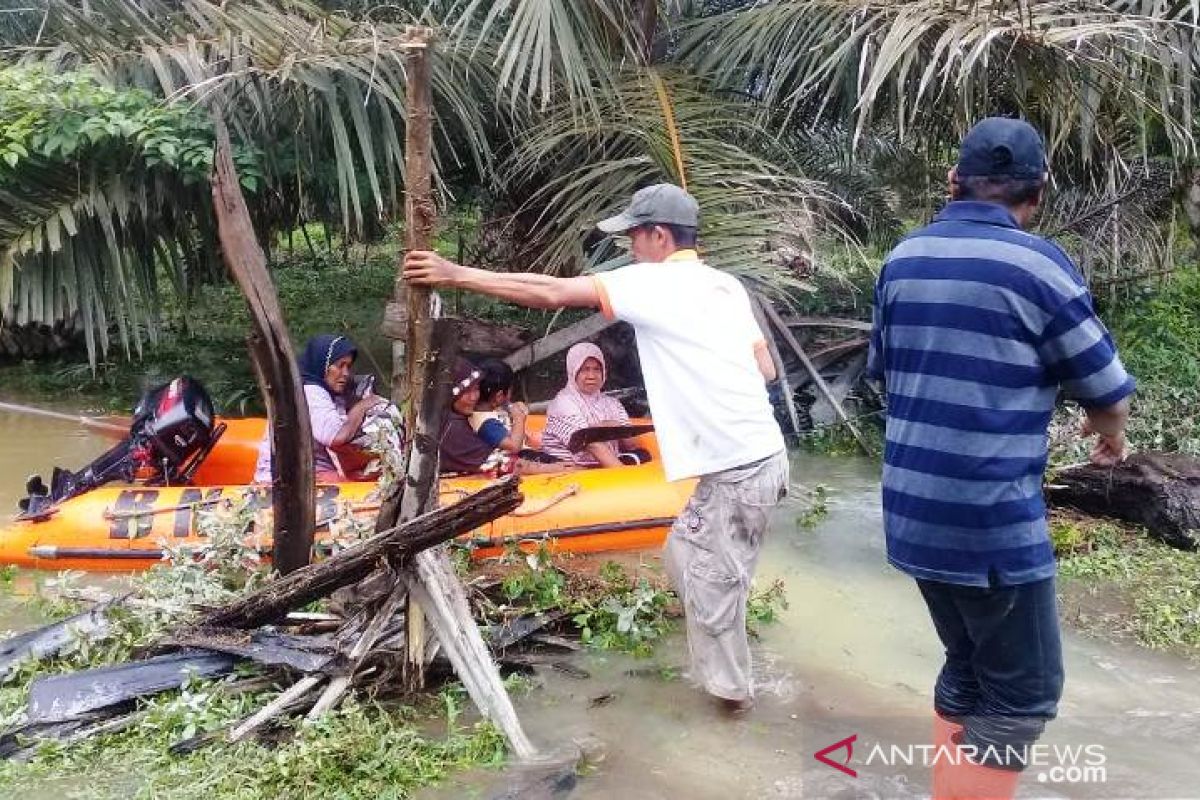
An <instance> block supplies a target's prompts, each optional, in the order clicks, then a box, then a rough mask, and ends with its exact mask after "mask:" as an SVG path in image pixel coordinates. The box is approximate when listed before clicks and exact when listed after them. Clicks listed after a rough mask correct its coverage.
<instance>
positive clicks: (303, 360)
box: [300, 333, 358, 396]
mask: <svg viewBox="0 0 1200 800" xmlns="http://www.w3.org/2000/svg"><path fill="white" fill-rule="evenodd" d="M347 355H348V356H350V357H351V358H352V359H353V358H358V348H357V347H355V346H354V342H352V341H350V339H349V338H347V337H345V336H335V335H333V334H332V333H322V334H321V335H319V336H314V337H312V338H311V339H309V340H308V341H307V342H305V344H304V352H303V353H301V354H300V377H301V378H303V379H304V383H306V384H312V385H313V386H320V387H321V388H322V389H324V390H325V391H327V392H329V394H330V395H331V396H332V395H333V392H331V391H330V390H329V386H328V384H326V383H325V370H327V369H329V365H330V364H332V363H334V362H335V361H337V360H338V359H339V358H341V357H342V356H347Z"/></svg>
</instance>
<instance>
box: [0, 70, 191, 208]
mask: <svg viewBox="0 0 1200 800" xmlns="http://www.w3.org/2000/svg"><path fill="white" fill-rule="evenodd" d="M212 144H213V136H212V129H211V126H210V125H209V123H208V120H207V119H206V118H205V116H204V115H203V114H202V113H199V112H197V111H195V110H193V109H191V108H188V107H186V106H164V105H162V103H161V102H160V101H159V100H158V99H157V98H154V97H152V96H151V95H150V94H148V93H146V92H144V91H141V90H138V89H114V88H112V87H111V86H108V85H106V84H104V83H102V82H101V81H100V80H99V79H98V78H97V76H96V75H95V74H94V73H92V72H90V71H87V70H80V71H77V72H62V73H57V74H56V73H51V72H49V71H48V70H45V69H43V68H39V67H7V68H4V69H0V161H2V162H3V166H0V185H7V186H10V187H11V186H12V185H14V184H16V185H17V186H19V184H20V172H19V170H18V167H19V166H20V164H21V162H22V161H23V160H25V159H29V158H33V159H38V158H40V159H45V160H48V161H53V162H56V163H59V164H62V165H63V166H64V167H67V168H70V167H72V166H74V167H75V168H79V167H80V166H81V165H82V163H83V162H85V161H91V160H96V161H113V162H115V163H129V162H130V161H131V160H136V161H139V162H141V163H142V164H144V165H145V166H146V167H155V166H158V165H160V164H161V165H163V166H166V167H169V168H171V169H173V170H176V171H178V172H179V173H180V174H181V176H182V177H183V178H184V180H185V182H195V181H200V180H204V179H205V178H206V177H207V175H208V172H209V171H210V170H211V169H212Z"/></svg>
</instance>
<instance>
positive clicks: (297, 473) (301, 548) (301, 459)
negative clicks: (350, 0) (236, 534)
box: [212, 105, 315, 575]
mask: <svg viewBox="0 0 1200 800" xmlns="http://www.w3.org/2000/svg"><path fill="white" fill-rule="evenodd" d="M213 128H214V130H215V132H216V148H215V150H214V153H213V178H212V195H213V211H214V212H215V213H216V217H217V235H218V237H219V238H220V241H221V255H222V257H223V258H224V260H225V266H226V267H227V268H228V269H229V274H230V275H232V276H233V279H234V280H235V281H237V284H238V286H239V287H240V288H241V290H242V294H243V295H244V296H245V298H246V304H247V305H248V306H249V307H250V320H251V322H252V323H253V325H254V332H253V334H252V335H251V337H250V361H251V363H252V364H253V366H254V374H255V377H256V378H257V379H258V388H259V391H261V392H262V395H263V399H264V401H265V402H266V406H267V416H268V418H269V419H270V421H271V451H272V459H271V465H272V468H273V470H274V473H275V481H274V489H273V492H272V495H271V505H272V508H273V510H274V517H275V534H274V553H273V556H274V562H275V569H277V570H279V574H281V575H286V574H288V573H289V572H292V571H294V570H297V569H299V568H300V567H303V566H304V565H306V564H307V563H308V561H309V557H310V556H311V554H312V542H313V528H314V527H315V512H314V510H313V504H314V496H313V455H312V447H313V445H312V434H311V430H312V428H311V426H310V425H309V421H308V403H307V401H306V400H305V399H304V389H303V386H302V384H301V382H300V374H299V371H298V369H297V367H296V359H295V356H294V355H293V351H292V343H291V339H290V338H289V336H288V331H287V326H286V325H285V324H284V322H283V312H282V310H281V309H280V307H279V297H278V295H276V293H275V284H274V283H273V282H272V281H271V273H270V272H268V271H267V260H266V257H265V256H264V255H263V251H262V248H261V247H259V244H258V240H257V239H256V238H255V234H254V223H253V222H252V221H251V219H250V212H249V210H248V209H247V208H246V198H245V197H244V196H243V195H242V189H241V185H240V183H239V181H238V175H237V171H236V170H235V169H234V166H233V155H232V146H231V145H230V142H229V130H228V129H227V128H226V127H225V121H224V119H223V118H222V116H221V111H220V105H218V106H217V107H216V109H215V110H214V112H213Z"/></svg>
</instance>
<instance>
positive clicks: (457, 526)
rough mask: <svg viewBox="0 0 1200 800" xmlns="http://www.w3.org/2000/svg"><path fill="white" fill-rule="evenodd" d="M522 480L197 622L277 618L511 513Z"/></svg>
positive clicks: (247, 623) (389, 533)
mask: <svg viewBox="0 0 1200 800" xmlns="http://www.w3.org/2000/svg"><path fill="white" fill-rule="evenodd" d="M517 486H518V484H517V479H516V477H508V478H504V479H503V480H500V481H497V482H496V483H494V484H492V485H490V486H488V487H486V488H484V489H481V490H480V491H478V492H476V493H475V494H473V495H471V496H470V497H467V498H465V499H464V500H462V501H461V502H459V503H455V504H454V505H452V506H448V507H446V508H439V509H437V510H436V511H432V512H430V513H428V514H424V515H422V516H420V517H417V518H416V519H414V520H412V521H411V522H406V523H404V524H402V525H397V526H396V527H394V528H389V529H388V530H385V531H383V532H381V533H377V534H375V535H374V536H372V537H371V538H370V539H367V540H365V541H363V542H360V543H358V544H356V545H354V546H353V547H350V548H348V549H346V550H343V551H342V552H340V553H337V554H335V555H333V556H331V557H330V558H328V559H326V560H325V561H321V562H318V563H316V564H310V565H308V566H307V567H304V568H303V569H299V570H296V571H295V572H293V573H291V574H289V575H286V576H284V577H282V578H280V579H278V580H276V581H273V582H272V583H269V584H267V585H266V586H264V587H263V588H262V589H259V590H258V591H256V592H254V593H252V594H248V595H245V596H243V597H240V598H238V599H236V600H234V601H233V602H231V603H228V604H227V605H224V606H221V607H220V608H217V609H214V610H213V611H211V612H209V613H208V614H205V615H204V616H202V617H201V618H200V619H199V620H197V621H196V623H195V625H196V626H198V627H210V628H255V627H258V626H259V625H263V624H265V623H268V622H275V621H277V620H279V619H281V618H282V617H283V616H284V615H285V614H287V612H289V611H291V610H292V609H294V608H296V607H298V606H302V605H304V604H306V603H310V602H312V601H313V600H317V599H319V598H322V597H327V596H328V595H329V594H331V593H332V592H333V591H335V590H336V589H340V588H341V587H343V586H349V585H350V584H352V583H356V582H357V581H360V580H362V579H363V578H365V577H366V576H367V575H368V574H370V573H371V572H372V571H373V570H374V569H375V568H376V567H378V566H379V564H380V562H381V561H384V560H387V561H390V562H392V563H393V564H396V563H399V562H401V561H404V560H407V559H409V558H412V557H413V555H414V554H416V553H419V552H420V551H422V550H425V549H426V548H429V547H432V546H434V545H436V544H441V543H442V542H445V541H448V540H450V539H453V538H454V537H456V536H459V535H461V534H463V533H466V532H468V531H471V530H474V529H475V528H478V527H479V526H481V525H485V524H487V523H488V522H491V521H492V520H494V519H496V518H498V517H502V516H504V515H505V514H508V513H509V512H511V511H513V510H515V509H516V508H517V507H518V506H519V505H520V504H521V502H522V500H523V498H522V497H521V493H520V492H519V491H518V490H517Z"/></svg>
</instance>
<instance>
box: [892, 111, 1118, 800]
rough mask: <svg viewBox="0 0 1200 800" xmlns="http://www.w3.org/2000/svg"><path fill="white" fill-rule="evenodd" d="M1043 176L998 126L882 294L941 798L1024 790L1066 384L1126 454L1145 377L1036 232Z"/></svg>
mask: <svg viewBox="0 0 1200 800" xmlns="http://www.w3.org/2000/svg"><path fill="white" fill-rule="evenodd" d="M1046 178H1047V173H1046V156H1045V149H1044V146H1043V144H1042V138H1041V136H1040V135H1039V134H1038V132H1037V131H1036V130H1034V129H1033V128H1032V127H1031V126H1030V125H1029V124H1027V123H1025V122H1023V121H1021V120H1015V119H1003V118H990V119H985V120H983V121H982V122H980V123H979V124H978V125H976V126H975V127H974V128H972V129H971V131H970V132H969V133H967V135H966V137H965V138H964V139H963V142H962V147H961V150H960V153H959V160H958V164H957V166H956V167H955V168H954V169H953V170H951V171H950V173H949V180H950V194H951V202H950V203H949V204H948V205H947V206H946V208H945V209H943V210H942V212H941V213H940V214H939V215H938V216H937V217H936V218H935V219H934V221H933V223H932V224H930V225H928V226H926V227H925V228H922V229H921V230H918V231H917V232H915V233H913V234H912V235H910V236H908V237H907V238H905V239H904V240H903V241H902V242H900V244H899V245H897V246H896V248H895V249H894V250H893V251H892V252H891V253H890V254H889V255H888V258H887V261H886V262H885V264H884V266H883V269H882V271H881V273H880V276H879V282H878V284H877V285H876V288H875V310H874V311H875V320H874V330H873V332H872V337H871V355H870V361H869V365H868V368H869V372H870V374H871V375H872V377H874V378H876V379H881V380H883V381H884V382H885V384H886V388H887V405H888V408H887V447H886V451H885V455H884V468H883V509H884V529H885V532H886V537H887V552H888V560H889V561H890V562H891V563H892V564H893V565H894V566H896V567H897V568H898V569H900V570H902V571H903V572H905V573H907V574H909V575H911V576H912V577H913V578H915V579H916V581H917V586H918V588H919V589H920V592H921V595H922V597H923V598H924V600H925V603H926V605H927V606H928V608H929V613H930V616H931V617H932V619H933V624H934V627H935V629H936V630H937V633H938V636H939V638H940V639H941V640H942V643H943V644H944V645H945V648H946V662H945V665H944V666H943V667H942V670H941V674H940V675H939V676H938V680H937V685H936V689H935V693H934V709H935V711H936V712H937V716H936V723H935V741H936V743H937V744H938V745H942V746H944V748H939V750H938V751H937V753H938V758H937V759H936V761H935V763H934V771H933V772H934V774H933V783H934V786H933V788H934V793H933V794H934V797H935V798H948V797H955V798H966V797H972V798H977V797H988V798H993V797H1011V796H1012V792H1013V791H1014V790H1015V788H1016V783H1017V778H1018V776H1019V774H1020V770H1021V769H1022V768H1023V767H1024V766H1025V761H1026V758H1025V756H1026V753H1027V750H1026V748H1027V747H1028V746H1029V745H1031V744H1032V743H1033V742H1034V741H1036V739H1037V738H1038V737H1039V736H1040V735H1041V733H1042V730H1043V729H1044V727H1045V723H1046V721H1047V720H1049V719H1052V718H1053V717H1054V715H1055V713H1056V710H1057V704H1058V700H1059V697H1060V696H1061V694H1062V685H1063V667H1062V651H1061V645H1060V641H1059V628H1058V616H1057V606H1056V599H1055V588H1054V574H1055V561H1054V551H1053V548H1052V546H1051V543H1050V537H1049V533H1048V528H1047V524H1046V509H1045V505H1044V503H1043V498H1042V478H1043V471H1044V469H1045V466H1046V456H1047V426H1048V425H1049V422H1050V417H1051V415H1052V413H1053V411H1054V404H1055V401H1056V398H1057V396H1058V393H1059V391H1060V390H1062V391H1063V392H1064V393H1065V394H1066V395H1067V396H1068V397H1070V398H1072V399H1074V400H1075V401H1077V402H1078V403H1079V404H1080V405H1081V406H1083V408H1084V409H1085V411H1086V413H1087V422H1086V424H1085V425H1084V429H1083V433H1084V435H1089V434H1095V435H1096V436H1097V441H1096V444H1095V447H1094V448H1093V450H1092V461H1093V462H1095V463H1097V464H1104V465H1110V464H1114V463H1117V462H1118V461H1120V460H1121V459H1123V458H1124V456H1125V452H1126V445H1125V423H1126V420H1127V419H1128V415H1129V406H1128V397H1129V395H1130V394H1131V393H1132V392H1133V390H1134V382H1133V379H1132V378H1130V376H1129V375H1128V374H1127V373H1126V372H1125V369H1124V368H1123V367H1122V366H1121V361H1120V359H1119V358H1118V356H1117V352H1116V349H1115V347H1114V345H1113V342H1112V340H1111V338H1110V337H1109V335H1108V331H1107V330H1106V329H1105V327H1104V325H1103V324H1102V323H1101V322H1100V320H1099V319H1097V318H1096V315H1095V312H1094V311H1093V309H1092V301H1091V297H1090V295H1089V293H1088V290H1087V287H1086V286H1085V285H1084V282H1083V279H1082V277H1081V276H1080V274H1079V271H1078V270H1077V269H1076V268H1075V266H1074V264H1072V262H1071V260H1070V258H1069V257H1068V256H1067V255H1066V254H1065V253H1064V252H1063V251H1062V250H1061V249H1060V248H1059V247H1057V246H1056V245H1054V244H1053V243H1051V242H1049V241H1046V240H1045V239H1042V238H1040V237H1038V236H1035V235H1033V234H1031V233H1026V232H1025V231H1024V230H1023V228H1024V227H1026V226H1027V225H1028V224H1029V222H1030V220H1031V219H1032V217H1033V215H1034V213H1035V212H1036V210H1037V208H1038V205H1039V204H1040V202H1041V200H1042V194H1043V191H1044V188H1045V184H1046ZM960 746H961V747H960Z"/></svg>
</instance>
